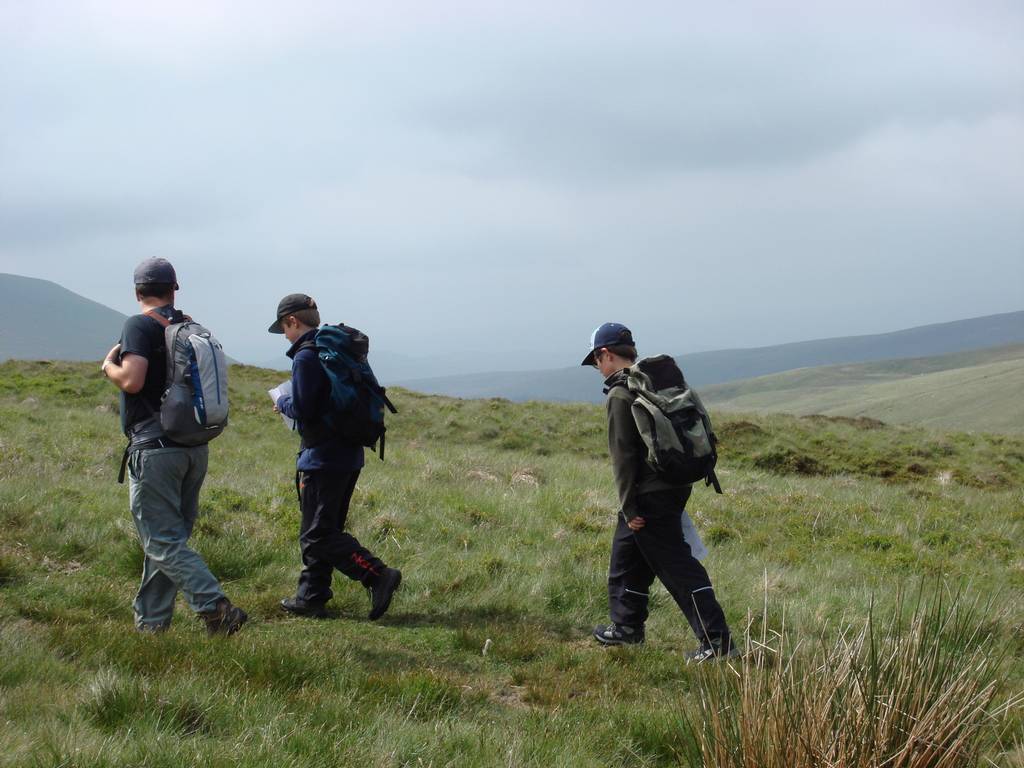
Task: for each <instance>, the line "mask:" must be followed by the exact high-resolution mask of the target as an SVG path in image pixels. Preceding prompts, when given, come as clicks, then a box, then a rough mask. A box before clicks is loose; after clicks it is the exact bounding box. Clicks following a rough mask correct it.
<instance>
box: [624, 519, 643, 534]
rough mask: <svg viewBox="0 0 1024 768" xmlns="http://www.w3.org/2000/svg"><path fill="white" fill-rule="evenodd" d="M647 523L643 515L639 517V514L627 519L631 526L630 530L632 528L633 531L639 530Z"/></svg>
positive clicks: (627, 523)
mask: <svg viewBox="0 0 1024 768" xmlns="http://www.w3.org/2000/svg"><path fill="white" fill-rule="evenodd" d="M646 524H647V521H646V520H644V519H643V518H642V517H639V516H637V517H634V518H632V519H631V520H627V521H626V525H628V526H629V530H631V531H639V530H640V529H641V528H643V527H644V526H645V525H646Z"/></svg>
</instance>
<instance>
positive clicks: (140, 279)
mask: <svg viewBox="0 0 1024 768" xmlns="http://www.w3.org/2000/svg"><path fill="white" fill-rule="evenodd" d="M147 283H168V284H172V283H173V285H174V290H178V276H177V275H176V274H174V267H173V266H172V265H171V262H169V261H168V260H167V259H159V258H157V259H146V260H145V261H144V262H142V263H141V264H139V266H137V267H136V268H135V284H136V285H145V284H147Z"/></svg>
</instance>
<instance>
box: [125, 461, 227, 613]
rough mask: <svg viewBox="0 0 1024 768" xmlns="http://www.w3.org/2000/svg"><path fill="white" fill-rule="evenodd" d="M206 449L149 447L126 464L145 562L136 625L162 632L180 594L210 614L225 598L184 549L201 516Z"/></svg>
mask: <svg viewBox="0 0 1024 768" xmlns="http://www.w3.org/2000/svg"><path fill="white" fill-rule="evenodd" d="M208 455H209V449H208V447H207V446H205V445H200V446H195V447H192V448H185V447H177V446H176V447H172V448H147V449H144V450H141V451H134V452H133V453H132V454H131V455H130V456H129V459H128V478H129V485H128V488H129V497H130V499H131V510H132V518H134V521H135V528H136V530H137V531H138V533H139V541H140V543H141V544H142V551H143V552H144V553H145V559H144V561H143V564H142V583H141V584H140V585H139V592H138V594H137V595H136V596H135V602H134V604H133V608H134V609H135V626H136V627H138V628H139V629H162V628H165V627H167V626H168V625H169V624H170V623H171V616H172V615H173V613H174V598H175V596H176V595H177V594H178V590H179V589H180V590H181V591H182V593H183V594H184V595H185V600H186V601H187V602H188V604H189V607H190V608H191V609H192V610H193V611H196V612H197V613H200V612H205V611H212V610H214V608H215V607H216V604H217V601H218V600H220V599H221V598H222V597H224V592H223V590H221V587H220V583H219V582H218V581H217V579H216V578H214V575H213V574H212V573H210V569H209V568H207V567H206V563H205V562H203V559H202V558H201V557H200V556H199V555H198V554H196V552H194V551H193V550H192V549H190V548H189V546H188V543H187V542H188V538H189V536H191V535H192V526H193V525H195V522H196V516H197V515H198V514H199V489H200V488H201V487H202V485H203V479H204V478H205V477H206V463H207V457H208Z"/></svg>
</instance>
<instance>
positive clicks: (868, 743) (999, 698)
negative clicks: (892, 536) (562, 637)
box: [686, 590, 1024, 768]
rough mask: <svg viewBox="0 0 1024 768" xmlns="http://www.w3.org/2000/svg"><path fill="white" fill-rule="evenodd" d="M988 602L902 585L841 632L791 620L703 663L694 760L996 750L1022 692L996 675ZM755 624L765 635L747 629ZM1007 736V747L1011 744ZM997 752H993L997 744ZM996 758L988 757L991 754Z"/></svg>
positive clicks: (998, 665) (965, 759)
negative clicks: (830, 636)
mask: <svg viewBox="0 0 1024 768" xmlns="http://www.w3.org/2000/svg"><path fill="white" fill-rule="evenodd" d="M989 608H990V606H987V605H983V604H980V603H978V602H976V601H975V602H971V603H969V602H967V601H966V600H965V599H964V598H962V597H961V596H959V595H952V596H947V595H943V594H942V592H941V591H937V592H935V593H934V594H933V595H931V596H926V595H925V594H924V592H923V590H922V591H919V592H918V594H917V596H916V599H915V600H914V601H913V604H912V605H909V604H908V601H907V600H905V599H904V596H903V595H902V594H901V595H900V596H899V597H898V599H897V601H896V607H895V608H894V610H893V611H892V613H891V615H889V616H887V617H886V619H885V620H884V621H883V622H879V621H877V620H876V619H875V617H874V615H873V612H871V613H869V616H868V618H867V620H866V621H865V622H864V623H863V624H862V625H860V626H855V625H850V626H847V627H844V628H843V629H842V630H841V631H840V632H839V637H838V639H837V640H833V641H831V642H826V641H824V640H818V641H817V642H813V643H810V644H807V643H803V642H796V643H794V641H793V638H792V635H791V632H789V631H788V630H787V629H786V627H785V622H784V621H783V624H782V628H781V629H779V630H771V631H770V630H768V629H767V626H768V622H767V609H768V605H767V600H766V604H765V614H764V616H765V621H763V623H762V627H764V628H763V629H761V630H760V632H758V633H752V632H751V631H750V629H749V626H750V623H749V622H748V631H747V637H746V646H747V653H746V654H745V656H744V657H743V659H742V660H741V661H739V662H737V663H733V664H729V665H721V666H717V667H713V668H708V669H701V670H700V672H699V674H698V676H697V690H698V692H699V696H700V702H699V706H698V710H697V712H695V713H691V715H689V716H688V717H687V720H686V726H687V728H688V730H689V731H690V735H691V736H692V739H693V745H694V747H693V752H692V754H691V755H689V758H690V762H691V764H695V765H705V766H716V768H804V767H805V766H806V767H807V768H811V766H814V768H822V767H834V768H876V767H877V766H885V767H886V768H954V767H956V768H960V767H962V766H972V765H977V764H978V761H979V755H980V754H982V753H983V752H985V751H987V750H993V749H994V750H995V751H998V749H999V746H1000V740H1001V739H1002V738H1004V737H1006V736H1007V730H1008V729H1009V728H1011V727H1012V724H1013V723H1014V722H1017V725H1018V726H1019V713H1018V716H1017V717H1016V718H1013V717H1011V714H1012V711H1013V710H1014V708H1016V707H1020V706H1021V704H1022V703H1024V694H1021V693H1019V692H1011V693H1009V694H1007V693H1005V692H1004V691H1003V690H1002V689H1001V686H1000V673H1001V670H1002V667H1003V661H1004V660H1005V657H1004V654H1003V653H1002V652H1001V651H1000V649H999V648H997V647H995V643H994V642H993V639H992V636H991V635H990V634H989V631H988V630H987V629H986V628H985V627H986V620H985V617H986V616H988V615H989V613H990V611H989V610H988V609H989ZM752 634H756V635H757V636H751V635H752ZM1010 747H1011V745H1010V744H1006V743H1005V742H1004V743H1003V748H1004V749H1005V748H1010ZM989 754H991V752H989ZM986 764H990V763H986Z"/></svg>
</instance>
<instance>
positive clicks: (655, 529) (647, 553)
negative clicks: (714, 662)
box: [608, 488, 729, 642]
mask: <svg viewBox="0 0 1024 768" xmlns="http://www.w3.org/2000/svg"><path fill="white" fill-rule="evenodd" d="M689 497H690V489H689V488H683V489H678V490H670V491H655V492H653V493H647V494H643V495H642V496H640V499H639V504H640V510H641V511H640V514H641V516H642V517H643V518H644V520H645V521H646V524H645V525H644V527H643V528H641V529H640V530H639V531H635V532H634V531H632V530H630V528H629V526H628V525H626V520H625V519H624V518H623V517H622V515H621V514H620V515H619V523H618V525H617V526H616V528H615V536H614V538H613V539H612V556H611V566H610V567H609V569H608V605H609V613H610V618H611V620H612V621H613V622H615V623H616V624H622V625H626V626H631V627H637V628H640V627H643V625H644V622H645V621H647V604H648V600H649V595H650V588H651V584H653V583H654V579H655V578H657V579H658V580H659V581H660V582H661V583H662V584H664V585H665V589H667V590H668V593H669V594H670V595H672V598H673V599H674V600H675V601H676V604H677V605H678V606H679V608H680V609H681V610H682V612H683V615H684V616H685V617H686V620H687V622H689V624H690V627H691V628H692V629H693V633H694V635H696V637H697V639H698V640H699V641H701V642H706V641H708V640H723V641H728V640H729V627H728V625H727V624H726V621H725V613H724V612H723V611H722V606H721V605H719V604H718V600H717V599H715V592H714V589H712V586H711V579H710V577H709V576H708V572H707V571H706V570H705V569H704V566H703V565H701V563H700V561H699V560H697V558H695V557H694V556H693V554H692V553H691V552H690V545H689V544H687V543H686V541H685V540H684V539H683V527H682V513H683V510H684V509H685V508H686V502H687V500H688V499H689Z"/></svg>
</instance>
